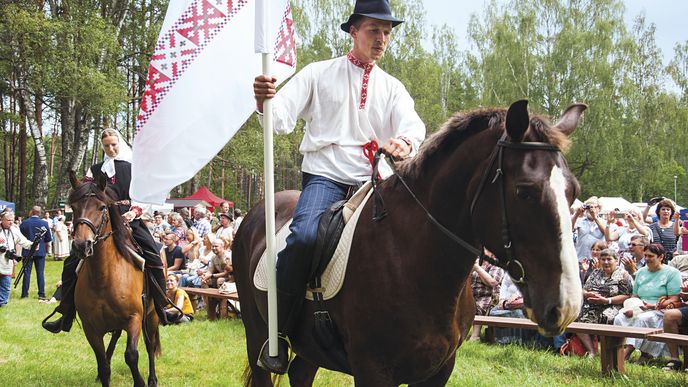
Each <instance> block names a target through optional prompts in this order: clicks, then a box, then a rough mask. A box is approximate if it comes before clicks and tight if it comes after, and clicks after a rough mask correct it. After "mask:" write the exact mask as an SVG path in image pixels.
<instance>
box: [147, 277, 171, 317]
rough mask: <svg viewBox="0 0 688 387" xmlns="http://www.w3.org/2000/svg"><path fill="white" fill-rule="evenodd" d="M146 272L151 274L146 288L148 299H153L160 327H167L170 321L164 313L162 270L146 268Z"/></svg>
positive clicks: (164, 286) (165, 301)
mask: <svg viewBox="0 0 688 387" xmlns="http://www.w3.org/2000/svg"><path fill="white" fill-rule="evenodd" d="M146 270H148V271H149V272H150V274H151V275H150V280H151V283H149V286H148V296H149V299H150V298H152V299H153V306H154V307H155V313H156V314H157V315H158V319H160V323H161V324H162V325H169V324H170V321H168V320H167V313H165V307H166V306H167V304H168V302H167V295H166V294H165V288H166V285H165V273H164V272H163V269H162V268H151V267H147V268H146ZM156 285H157V286H156Z"/></svg>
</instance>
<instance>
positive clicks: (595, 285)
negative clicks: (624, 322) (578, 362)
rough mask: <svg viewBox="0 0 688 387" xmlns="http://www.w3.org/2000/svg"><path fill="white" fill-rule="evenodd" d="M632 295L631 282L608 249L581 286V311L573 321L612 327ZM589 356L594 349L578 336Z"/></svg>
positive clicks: (593, 353)
mask: <svg viewBox="0 0 688 387" xmlns="http://www.w3.org/2000/svg"><path fill="white" fill-rule="evenodd" d="M632 291H633V284H632V278H631V276H630V274H628V272H626V271H625V270H624V269H622V268H620V267H619V262H618V261H617V259H616V253H615V252H614V251H613V250H611V249H605V250H602V252H600V268H599V269H595V270H593V271H592V273H591V274H590V276H589V277H588V279H587V281H585V285H583V308H582V310H581V314H580V316H579V317H578V320H577V321H580V322H585V323H594V324H612V323H614V318H615V317H616V315H617V314H618V313H619V309H621V306H622V305H623V302H624V301H626V299H627V298H628V297H629V296H630V295H631V292H632ZM577 335H578V337H579V338H580V339H581V342H582V343H583V346H585V349H586V350H587V352H588V354H589V355H590V356H595V355H597V348H596V347H595V346H594V345H593V341H592V339H591V337H590V335H588V334H583V333H578V334H577Z"/></svg>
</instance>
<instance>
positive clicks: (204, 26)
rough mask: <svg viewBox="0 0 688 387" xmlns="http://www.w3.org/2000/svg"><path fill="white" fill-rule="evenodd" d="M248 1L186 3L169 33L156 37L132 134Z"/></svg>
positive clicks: (143, 123)
mask: <svg viewBox="0 0 688 387" xmlns="http://www.w3.org/2000/svg"><path fill="white" fill-rule="evenodd" d="M247 2H248V0H219V1H217V3H216V5H213V4H212V3H210V2H209V1H207V0H198V1H194V2H192V3H191V4H189V6H188V8H187V9H185V10H184V12H182V14H181V16H180V17H179V19H178V20H177V21H176V22H175V23H174V24H173V25H172V28H170V30H169V32H168V33H166V34H165V35H163V36H160V38H159V39H158V43H157V45H156V48H155V52H154V53H153V56H152V57H151V63H150V66H149V67H148V80H147V82H146V89H145V91H144V93H143V97H142V99H141V111H140V112H139V115H138V116H137V121H136V131H137V132H138V131H140V130H141V128H142V127H143V126H144V125H145V123H146V122H147V121H148V119H149V118H150V116H151V114H153V112H154V111H155V109H156V108H157V107H158V105H160V102H161V101H162V100H163V99H164V97H165V95H167V93H168V92H169V91H170V90H171V89H172V86H174V84H175V83H176V82H177V80H178V79H179V78H180V77H181V76H182V75H183V74H184V72H185V70H186V69H187V68H188V67H189V65H190V64H191V63H192V62H193V61H194V60H195V59H196V58H197V57H198V55H199V54H200V53H201V52H202V51H203V49H204V48H205V47H206V46H207V45H208V43H210V42H211V41H212V40H213V39H214V38H215V36H217V34H218V33H219V32H220V31H221V30H222V28H224V27H225V26H226V25H227V23H229V21H230V20H232V18H233V17H234V15H236V14H237V12H239V11H240V10H241V9H242V8H243V7H244V5H246V3H247Z"/></svg>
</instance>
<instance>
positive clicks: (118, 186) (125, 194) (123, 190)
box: [91, 160, 131, 214]
mask: <svg viewBox="0 0 688 387" xmlns="http://www.w3.org/2000/svg"><path fill="white" fill-rule="evenodd" d="M102 167H103V163H102V162H100V163H98V164H94V165H92V166H91V174H92V175H93V179H94V180H96V176H98V175H99V174H102V175H105V174H104V173H103V171H101V170H100V168H102ZM105 177H106V178H107V176H105ZM130 184H131V163H130V162H128V161H122V160H115V176H112V177H111V178H107V186H108V187H110V188H111V189H113V190H114V191H115V193H116V194H117V200H131V198H130V197H129V185H130ZM129 207H130V206H129V205H121V206H119V211H120V213H122V214H124V213H125V212H127V211H129Z"/></svg>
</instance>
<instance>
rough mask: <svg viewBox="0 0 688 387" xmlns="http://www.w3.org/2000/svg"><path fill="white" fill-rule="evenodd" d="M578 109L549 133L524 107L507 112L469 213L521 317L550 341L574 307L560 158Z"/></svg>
mask: <svg viewBox="0 0 688 387" xmlns="http://www.w3.org/2000/svg"><path fill="white" fill-rule="evenodd" d="M585 108H586V106H585V105H582V104H576V105H572V106H570V107H569V108H568V109H566V111H565V112H564V114H563V115H562V117H561V118H560V120H559V121H558V122H557V123H556V124H555V125H551V124H550V123H549V122H548V121H547V120H546V119H544V118H541V117H538V116H532V117H531V116H529V114H528V110H527V101H518V102H515V103H514V104H512V105H511V106H510V107H509V109H508V111H507V113H506V117H505V119H504V120H503V121H502V122H503V124H504V128H505V130H504V132H505V134H503V137H502V140H501V141H500V142H499V143H498V145H497V147H496V148H495V151H494V153H493V159H491V161H490V162H491V164H490V166H489V167H488V169H486V171H487V172H486V173H487V179H486V183H485V185H484V188H482V192H478V195H479V196H478V200H474V202H475V203H474V205H475V207H474V208H473V209H472V210H473V211H472V212H473V217H472V219H473V225H474V229H475V230H477V234H478V237H479V238H480V239H481V240H482V241H483V243H485V245H486V247H487V248H488V249H490V250H491V251H492V252H493V253H495V255H496V256H497V257H498V258H499V260H500V262H501V263H502V264H503V265H505V266H506V268H507V270H508V271H509V273H510V275H511V277H512V279H514V282H516V283H517V285H518V287H519V288H520V290H521V292H522V294H523V298H524V302H525V306H526V311H527V314H528V317H529V318H530V319H531V320H533V321H534V322H536V323H537V324H538V325H539V326H540V328H541V331H542V332H543V333H546V334H550V335H555V334H559V333H561V332H562V331H563V329H564V328H565V327H566V326H567V325H568V324H569V323H570V322H572V321H573V320H574V319H575V318H576V317H577V316H578V313H579V311H580V307H581V303H582V289H581V283H580V278H579V274H578V260H577V258H576V251H575V249H574V245H573V233H572V226H571V217H570V213H569V207H570V205H571V204H572V203H573V200H574V199H575V197H576V196H577V195H578V191H579V186H578V182H577V180H576V178H575V177H574V176H573V175H572V174H571V171H570V170H569V168H568V165H567V164H566V161H565V159H564V157H563V156H562V154H561V153H560V150H565V149H566V148H567V147H568V144H569V143H570V141H569V139H568V137H569V135H570V134H571V133H573V131H574V130H575V128H576V125H577V124H578V120H579V119H580V116H581V114H582V112H583V111H584V110H585ZM499 132H502V131H501V130H499ZM498 170H499V171H501V172H497V171H498Z"/></svg>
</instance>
